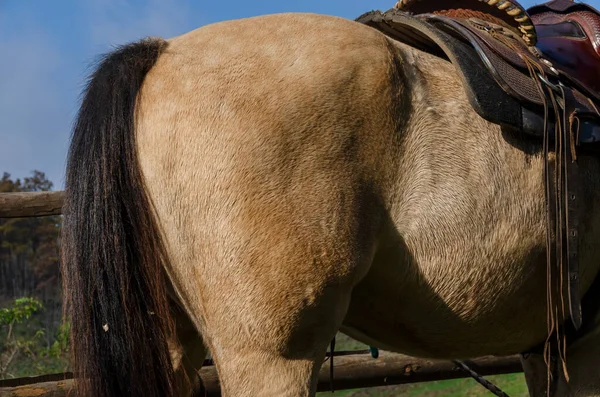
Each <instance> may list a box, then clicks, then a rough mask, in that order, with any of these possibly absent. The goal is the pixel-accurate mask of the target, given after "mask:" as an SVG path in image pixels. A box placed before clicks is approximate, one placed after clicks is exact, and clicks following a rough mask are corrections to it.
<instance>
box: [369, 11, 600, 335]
mask: <svg viewBox="0 0 600 397" xmlns="http://www.w3.org/2000/svg"><path fill="white" fill-rule="evenodd" d="M357 21H358V22H361V23H364V24H367V25H369V26H371V27H373V28H375V29H377V30H379V31H381V32H383V33H384V34H386V35H387V36H389V37H391V38H392V39H395V40H398V41H400V42H403V43H405V44H407V45H410V46H412V47H414V48H417V49H419V50H422V51H425V52H428V53H431V54H433V55H436V56H438V57H441V58H443V59H446V60H448V61H449V62H451V63H452V64H453V65H454V66H455V68H456V70H457V72H458V74H459V76H460V77H461V79H462V81H463V86H464V89H465V91H466V94H467V97H468V99H469V102H470V103H471V105H472V107H473V108H474V110H475V111H476V112H477V113H478V114H479V115H480V116H481V117H483V118H484V119H486V120H488V121H490V122H493V123H495V124H499V125H501V126H503V127H506V128H509V129H512V130H517V131H522V132H523V133H524V134H526V135H529V136H530V137H533V138H536V139H540V140H541V141H542V142H543V145H542V147H543V151H544V156H545V160H546V161H545V169H544V177H545V181H546V211H547V219H548V223H547V249H548V252H547V257H548V258H549V259H548V262H549V263H548V266H549V267H548V268H549V269H550V270H549V272H550V280H551V281H549V283H551V284H552V285H553V286H554V287H556V285H557V284H556V283H557V280H567V281H566V282H567V285H566V290H567V291H568V292H567V294H568V309H569V313H568V315H570V317H571V320H572V323H573V326H574V328H575V329H579V328H580V327H581V324H582V316H581V305H580V294H579V270H578V267H579V265H578V244H579V230H578V226H579V222H580V221H579V219H580V217H581V215H582V214H580V211H579V200H580V197H579V188H580V187H579V185H578V173H579V171H578V162H577V159H578V156H579V155H582V154H584V155H595V154H598V153H600V13H599V12H598V11H597V10H595V9H594V8H593V7H591V6H589V5H586V4H582V3H573V2H571V1H570V0H554V1H550V2H549V3H545V4H542V5H537V6H534V7H532V8H530V9H528V10H525V9H524V8H523V7H522V6H521V5H520V4H518V3H517V2H515V1H514V0H510V1H509V0H446V1H443V2H442V1H433V0H400V1H399V2H398V3H397V4H396V6H395V7H394V8H392V9H390V10H388V11H386V12H381V11H371V12H368V13H366V14H364V15H362V16H360V17H359V18H357ZM550 153H553V158H552V159H551V158H550V156H549V154H550ZM563 287H564V286H562V285H561V286H560V287H556V288H557V290H558V292H557V293H558V294H562V293H563V292H562V291H563ZM549 288H550V287H549ZM565 301H566V299H565ZM555 304H556V301H555ZM554 309H556V310H558V308H556V307H552V308H550V305H549V310H554ZM563 315H564V317H568V315H567V314H566V313H563ZM557 328H558V326H557Z"/></svg>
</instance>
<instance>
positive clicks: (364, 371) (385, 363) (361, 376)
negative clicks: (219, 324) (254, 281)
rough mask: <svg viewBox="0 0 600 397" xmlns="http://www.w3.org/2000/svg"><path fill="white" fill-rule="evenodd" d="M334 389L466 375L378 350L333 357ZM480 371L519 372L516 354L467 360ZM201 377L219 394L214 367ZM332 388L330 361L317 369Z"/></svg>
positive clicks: (444, 364)
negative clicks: (375, 352) (372, 353)
mask: <svg viewBox="0 0 600 397" xmlns="http://www.w3.org/2000/svg"><path fill="white" fill-rule="evenodd" d="M333 362H334V372H333V379H334V381H333V386H334V389H335V390H347V389H356V388H363V387H375V386H387V385H399V384H405V383H417V382H430V381H434V380H445V379H457V378H466V377H468V375H467V374H466V373H464V372H463V371H462V370H460V369H459V368H458V367H457V366H456V365H454V364H453V363H452V362H450V361H441V360H424V359H419V358H414V357H409V356H404V355H401V354H394V353H387V352H380V356H379V358H376V359H374V358H372V357H371V356H370V355H369V354H356V355H348V356H341V357H334V361H333ZM468 364H469V366H470V367H471V368H472V369H473V370H475V371H476V372H478V373H479V374H480V375H483V376H485V375H502V374H509V373H518V372H522V371H523V368H522V366H521V361H520V360H519V356H509V357H482V358H478V359H476V360H472V361H469V362H468ZM200 377H201V378H202V381H203V383H204V386H205V387H206V391H207V394H206V395H207V396H208V397H217V396H220V395H221V393H220V389H219V379H218V377H217V374H216V371H215V370H214V368H202V369H201V370H200ZM330 389H331V383H330V380H329V362H328V361H326V362H325V363H324V364H323V366H322V367H321V371H320V372H319V383H318V386H317V390H318V391H328V390H330Z"/></svg>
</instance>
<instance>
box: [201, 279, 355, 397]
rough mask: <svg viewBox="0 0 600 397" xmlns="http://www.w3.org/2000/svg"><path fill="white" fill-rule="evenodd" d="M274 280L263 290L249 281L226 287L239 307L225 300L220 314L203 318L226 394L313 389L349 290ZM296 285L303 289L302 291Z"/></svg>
mask: <svg viewBox="0 0 600 397" xmlns="http://www.w3.org/2000/svg"><path fill="white" fill-rule="evenodd" d="M273 281H274V283H273V284H271V285H270V286H269V287H268V288H267V289H265V290H263V291H262V292H263V293H264V294H263V293H260V292H257V291H260V290H261V289H262V288H260V287H257V286H256V285H254V286H250V285H249V284H246V285H244V286H240V288H237V289H234V290H229V293H230V296H232V298H233V299H232V300H237V301H238V304H239V306H238V309H237V310H232V309H231V307H230V306H229V304H228V303H229V302H226V303H225V305H224V307H222V311H221V313H222V315H220V316H219V318H217V319H215V318H213V319H212V320H210V319H208V320H207V322H206V328H207V329H208V330H210V331H209V334H210V337H209V338H207V339H208V341H209V342H208V343H209V345H210V350H211V353H212V356H213V358H214V360H215V364H216V366H217V369H218V374H219V379H220V384H221V388H222V393H223V395H224V396H236V397H238V396H239V397H243V396H277V397H286V396H289V397H292V396H294V397H301V396H312V395H314V393H315V389H316V383H317V375H318V372H319V369H320V367H321V365H322V363H323V360H324V357H325V352H326V350H327V346H328V344H329V342H330V341H331V339H332V338H333V337H334V336H335V333H336V332H337V329H338V328H339V326H340V324H341V322H342V318H343V315H344V313H345V311H346V307H347V305H348V301H349V293H346V291H343V288H340V287H335V286H332V287H326V288H325V290H324V291H321V292H318V293H315V292H312V291H309V290H310V289H311V287H310V285H311V283H308V282H305V281H303V280H293V279H291V278H290V279H287V280H282V279H281V278H279V279H278V280H273ZM277 284H279V286H277ZM313 285H314V284H313ZM246 287H248V288H246ZM299 289H304V290H305V291H307V293H306V294H305V296H302V293H300V292H299ZM267 294H268V295H267ZM310 295H312V296H310ZM316 295H318V296H316Z"/></svg>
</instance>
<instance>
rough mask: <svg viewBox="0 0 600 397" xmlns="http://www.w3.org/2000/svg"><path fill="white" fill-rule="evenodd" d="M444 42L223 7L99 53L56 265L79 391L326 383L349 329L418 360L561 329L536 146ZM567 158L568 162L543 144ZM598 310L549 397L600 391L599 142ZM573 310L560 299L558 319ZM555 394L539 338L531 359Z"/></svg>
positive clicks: (590, 285)
mask: <svg viewBox="0 0 600 397" xmlns="http://www.w3.org/2000/svg"><path fill="white" fill-rule="evenodd" d="M462 84H463V82H462V81H461V80H460V79H459V77H458V75H457V72H456V70H455V69H454V67H453V66H452V65H451V63H450V62H448V61H446V60H443V59H441V58H439V57H435V56H433V55H431V54H428V53H425V52H422V51H420V50H417V49H415V48H413V47H411V46H408V45H406V44H403V43H401V42H399V41H396V40H393V39H391V38H389V37H387V36H386V35H384V34H382V33H381V32H379V31H377V30H375V29H373V28H371V27H368V26H365V25H363V24H360V23H357V22H355V21H350V20H347V19H343V18H339V17H333V16H325V15H318V14H310V13H284V14H276V15H265V16H259V17H253V18H247V19H240V20H232V21H226V22H219V23H215V24H211V25H207V26H203V27H201V28H199V29H196V30H193V31H190V32H188V33H185V34H183V35H181V36H178V37H174V38H171V39H168V40H165V39H162V38H156V37H150V38H146V39H143V40H140V41H137V42H134V43H130V44H127V45H124V46H122V47H119V48H117V49H115V50H114V51H112V52H111V53H109V54H107V55H105V56H104V57H103V58H102V59H101V60H100V62H99V64H98V65H97V67H96V68H95V70H94V72H93V74H92V75H91V77H90V79H89V81H88V84H87V86H86V89H85V92H84V95H83V99H82V102H81V107H80V110H79V113H78V115H77V118H76V121H75V124H74V129H73V135H72V140H71V145H70V149H69V154H68V162H67V176H66V184H65V185H66V189H65V194H66V198H65V206H64V209H63V213H64V226H63V235H62V241H61V244H62V254H61V255H62V277H63V283H64V284H63V285H64V299H65V306H66V316H67V318H68V320H69V321H70V325H71V346H72V353H73V366H74V372H75V374H76V375H77V377H78V379H79V381H78V382H77V388H78V389H77V393H78V395H85V396H90V397H99V396H103V397H110V396H125V395H127V396H144V397H154V396H176V395H181V396H189V395H191V394H192V393H193V392H194V390H197V389H198V388H199V387H200V385H198V380H197V370H198V369H199V368H200V367H201V366H202V362H203V360H204V359H205V357H207V354H208V352H210V355H211V357H212V358H213V360H214V362H215V365H216V368H217V371H218V375H219V378H220V384H221V388H222V393H223V395H224V396H236V397H241V396H313V395H315V392H316V382H317V373H318V370H319V368H320V366H321V364H322V362H323V360H324V357H325V355H326V350H327V346H328V344H329V342H330V341H331V340H332V338H334V336H335V335H336V333H337V332H338V331H341V332H343V333H345V334H347V335H349V336H351V337H353V338H355V339H357V340H359V341H361V342H364V343H366V344H369V345H372V346H377V347H379V348H382V349H385V350H389V351H393V352H400V353H404V354H408V355H412V356H416V357H426V358H432V359H467V358H472V357H479V356H484V355H500V356H503V355H512V354H518V353H524V352H528V351H530V350H531V349H532V348H533V347H535V346H537V345H539V344H541V343H543V342H544V341H545V340H546V338H547V337H548V325H547V321H546V320H547V319H546V315H547V300H546V298H547V289H546V284H547V283H546V281H547V280H546V270H547V269H546V237H547V236H546V212H545V211H546V206H545V201H544V188H545V187H544V176H543V174H544V157H543V153H542V143H541V142H540V141H536V140H530V139H525V138H523V136H522V135H521V134H520V132H519V131H515V130H512V129H509V128H505V127H501V126H500V125H497V124H493V123H491V122H489V121H486V120H484V119H483V118H481V117H480V116H479V115H478V114H477V113H476V112H475V111H474V110H473V108H472V107H471V106H470V104H469V102H468V100H467V97H466V95H465V93H464V90H463V86H462ZM550 160H552V159H550ZM578 162H579V166H580V170H581V175H580V178H581V182H582V193H581V194H582V202H583V205H582V206H583V210H584V211H585V214H586V216H585V217H584V218H583V219H582V220H581V223H582V224H581V229H580V230H581V231H582V233H581V236H580V238H581V241H580V246H579V259H580V262H579V266H580V275H581V295H582V297H583V303H584V313H583V315H584V318H586V319H587V325H586V327H584V328H583V330H584V331H585V332H584V333H583V334H582V335H580V337H578V338H577V339H576V340H575V341H574V342H572V343H569V345H568V346H567V350H566V355H567V360H566V365H567V369H568V379H567V377H566V375H564V374H562V373H558V374H557V375H556V376H555V383H556V387H555V388H554V389H555V392H556V395H560V396H564V395H573V396H575V395H576V396H592V395H600V374H599V372H598V371H597V368H598V367H599V366H600V343H599V342H600V333H598V330H599V329H600V328H599V327H598V325H599V324H600V312H598V311H597V310H587V309H586V307H587V306H586V305H585V302H586V299H588V300H590V301H593V300H594V299H596V298H597V294H594V293H593V291H594V285H595V284H594V280H595V279H596V276H597V274H598V270H599V266H600V264H599V263H598V260H597V258H598V257H600V244H598V241H600V208H599V207H598V203H600V180H599V178H598V175H599V173H600V161H599V160H598V158H597V157H593V156H586V155H581V156H580V157H579V159H578ZM562 320H564V319H561V321H562ZM523 357H524V358H523V364H524V371H525V375H526V378H527V384H528V387H529V391H530V393H531V395H532V396H542V395H545V391H546V386H547V379H546V376H547V374H546V364H545V363H544V358H543V356H542V355H541V354H537V353H532V354H528V355H524V356H523Z"/></svg>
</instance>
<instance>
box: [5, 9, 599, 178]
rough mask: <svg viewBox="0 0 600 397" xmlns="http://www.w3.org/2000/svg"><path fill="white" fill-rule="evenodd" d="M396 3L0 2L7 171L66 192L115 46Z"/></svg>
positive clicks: (355, 12) (346, 13)
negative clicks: (93, 91)
mask: <svg viewBox="0 0 600 397" xmlns="http://www.w3.org/2000/svg"><path fill="white" fill-rule="evenodd" d="M394 1H395V0H344V1H340V0H320V1H319V0H298V1H273V0H268V1H261V0H255V1H239V0H228V1H210V0H209V1H206V0H199V1H191V0H146V1H143V0H89V1H85V0H54V1H37V0H0V173H1V172H9V173H11V174H12V176H13V177H24V176H28V175H29V174H30V172H31V171H32V170H34V169H38V170H40V171H44V172H46V174H47V175H48V177H49V178H50V179H51V180H52V181H53V182H54V183H55V186H56V188H62V186H63V182H64V167H65V157H66V152H67V148H68V141H69V136H70V129H71V125H72V122H73V118H74V116H75V114H76V112H77V107H78V104H79V102H78V101H79V94H80V92H81V90H82V88H83V83H84V80H85V77H86V76H87V74H88V73H89V66H90V65H91V64H92V62H93V61H94V59H95V58H96V57H97V56H98V55H99V54H102V53H105V52H107V51H109V50H110V49H111V46H113V45H117V44H124V43H127V42H130V41H133V40H136V39H138V38H141V37H145V36H162V37H165V38H168V37H172V36H176V35H178V34H181V33H184V32H187V31H189V30H192V29H195V28H198V27H200V26H203V25H206V24H209V23H213V22H218V21H223V20H228V19H237V18H244V17H249V16H255V15H261V14H272V13H279V12H315V13H320V14H329V15H337V16H341V17H345V18H349V19H354V18H355V17H357V16H359V15H361V14H362V13H364V12H366V11H370V10H372V9H380V10H387V9H389V8H391V7H392V6H393V4H394ZM532 4H533V2H532V1H531V0H528V1H526V2H524V5H525V6H526V7H528V6H531V5H532ZM592 4H593V5H595V6H596V7H598V6H599V5H600V0H592Z"/></svg>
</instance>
